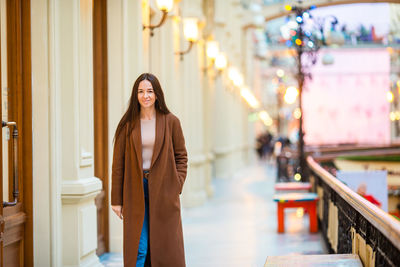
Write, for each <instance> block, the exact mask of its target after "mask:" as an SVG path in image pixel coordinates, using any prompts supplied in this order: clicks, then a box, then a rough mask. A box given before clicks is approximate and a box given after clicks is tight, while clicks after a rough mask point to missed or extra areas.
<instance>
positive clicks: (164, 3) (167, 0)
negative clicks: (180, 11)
mask: <svg viewBox="0 0 400 267" xmlns="http://www.w3.org/2000/svg"><path fill="white" fill-rule="evenodd" d="M173 5H174V0H157V7H158V9H160V10H161V11H166V12H170V11H171V9H172V7H173Z"/></svg>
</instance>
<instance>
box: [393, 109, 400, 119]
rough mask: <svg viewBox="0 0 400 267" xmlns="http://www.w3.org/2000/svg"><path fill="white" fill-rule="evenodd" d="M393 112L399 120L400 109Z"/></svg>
mask: <svg viewBox="0 0 400 267" xmlns="http://www.w3.org/2000/svg"><path fill="white" fill-rule="evenodd" d="M394 114H395V116H396V120H397V121H398V120H400V111H396V112H395V113H394Z"/></svg>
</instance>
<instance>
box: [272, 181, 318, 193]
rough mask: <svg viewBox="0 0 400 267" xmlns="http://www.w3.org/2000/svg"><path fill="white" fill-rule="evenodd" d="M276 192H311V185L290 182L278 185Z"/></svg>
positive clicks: (276, 185)
mask: <svg viewBox="0 0 400 267" xmlns="http://www.w3.org/2000/svg"><path fill="white" fill-rule="evenodd" d="M274 188H275V191H276V192H281V191H309V190H310V189H311V184H310V183H300V182H289V183H276V184H275V187H274Z"/></svg>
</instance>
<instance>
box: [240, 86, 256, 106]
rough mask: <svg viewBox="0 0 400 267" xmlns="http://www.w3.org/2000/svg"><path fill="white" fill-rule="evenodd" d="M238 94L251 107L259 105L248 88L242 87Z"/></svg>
mask: <svg viewBox="0 0 400 267" xmlns="http://www.w3.org/2000/svg"><path fill="white" fill-rule="evenodd" d="M240 95H241V96H242V97H243V98H244V100H246V102H247V103H248V104H249V105H250V106H251V107H252V108H258V107H259V106H260V103H259V102H258V100H257V99H256V98H255V96H254V95H253V94H252V93H251V92H250V90H249V89H248V88H246V87H243V88H242V89H241V90H240Z"/></svg>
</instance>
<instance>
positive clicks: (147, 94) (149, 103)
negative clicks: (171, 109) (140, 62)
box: [138, 80, 157, 108]
mask: <svg viewBox="0 0 400 267" xmlns="http://www.w3.org/2000/svg"><path fill="white" fill-rule="evenodd" d="M156 99H157V98H156V95H155V94H154V90H153V86H152V85H151V82H149V81H148V80H143V81H141V82H140V83H139V88H138V101H139V104H140V106H141V107H142V108H151V107H154V103H155V102H156Z"/></svg>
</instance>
